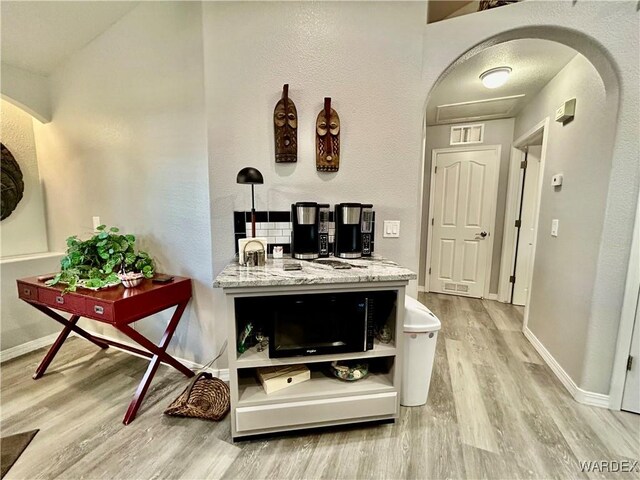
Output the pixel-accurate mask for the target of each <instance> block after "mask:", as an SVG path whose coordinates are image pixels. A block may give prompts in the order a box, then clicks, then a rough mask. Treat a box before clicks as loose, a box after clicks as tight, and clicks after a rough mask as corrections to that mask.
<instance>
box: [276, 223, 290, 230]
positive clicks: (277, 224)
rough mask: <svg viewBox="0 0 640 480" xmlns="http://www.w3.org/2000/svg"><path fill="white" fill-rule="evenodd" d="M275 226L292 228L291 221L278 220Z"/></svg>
mask: <svg viewBox="0 0 640 480" xmlns="http://www.w3.org/2000/svg"><path fill="white" fill-rule="evenodd" d="M273 228H279V229H283V228H288V229H291V222H276V223H275V225H274V227H273Z"/></svg>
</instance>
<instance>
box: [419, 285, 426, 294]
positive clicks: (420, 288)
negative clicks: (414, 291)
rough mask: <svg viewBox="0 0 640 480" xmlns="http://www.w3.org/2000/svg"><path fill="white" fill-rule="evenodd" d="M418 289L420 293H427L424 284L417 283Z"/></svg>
mask: <svg viewBox="0 0 640 480" xmlns="http://www.w3.org/2000/svg"><path fill="white" fill-rule="evenodd" d="M418 291H419V292H422V293H427V287H425V286H424V285H418Z"/></svg>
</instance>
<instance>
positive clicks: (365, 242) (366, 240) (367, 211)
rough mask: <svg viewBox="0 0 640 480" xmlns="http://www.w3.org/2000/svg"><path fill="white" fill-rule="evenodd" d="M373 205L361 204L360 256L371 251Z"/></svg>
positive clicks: (368, 254) (366, 255) (369, 253)
mask: <svg viewBox="0 0 640 480" xmlns="http://www.w3.org/2000/svg"><path fill="white" fill-rule="evenodd" d="M373 217H374V215H373V205H371V204H369V205H362V225H361V227H360V228H361V229H362V256H363V257H370V256H371V254H372V253H373Z"/></svg>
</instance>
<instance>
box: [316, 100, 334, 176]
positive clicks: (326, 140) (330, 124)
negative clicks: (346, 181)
mask: <svg viewBox="0 0 640 480" xmlns="http://www.w3.org/2000/svg"><path fill="white" fill-rule="evenodd" d="M339 167H340V117H339V116H338V112H336V111H335V110H334V109H332V108H331V99H330V98H325V99H324V109H323V110H322V111H321V112H320V113H319V114H318V118H317V119H316V170H318V171H319V172H337V171H338V168H339Z"/></svg>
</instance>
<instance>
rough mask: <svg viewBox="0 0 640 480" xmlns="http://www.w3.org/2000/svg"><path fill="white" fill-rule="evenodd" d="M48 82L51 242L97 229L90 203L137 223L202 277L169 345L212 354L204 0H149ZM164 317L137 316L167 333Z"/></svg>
mask: <svg viewBox="0 0 640 480" xmlns="http://www.w3.org/2000/svg"><path fill="white" fill-rule="evenodd" d="M51 82H52V83H51V95H52V106H53V120H52V122H51V123H49V124H46V125H42V126H40V127H39V128H38V129H36V140H37V145H38V151H39V152H40V161H41V173H42V178H43V181H44V185H45V191H46V198H47V207H48V215H49V238H50V240H51V243H52V247H53V248H56V249H61V250H64V249H65V248H66V247H65V243H64V242H65V238H66V237H67V236H69V235H73V234H80V235H82V236H83V237H86V236H88V235H90V233H91V229H92V224H91V217H92V216H93V215H99V216H100V217H101V220H102V222H103V223H106V224H108V225H117V226H119V227H121V229H122V230H123V231H125V232H130V233H133V234H135V235H137V236H138V239H139V245H140V247H143V248H144V249H145V250H147V251H148V252H149V253H150V254H151V255H152V256H154V257H155V258H156V260H157V263H158V266H159V269H160V270H161V271H165V272H169V273H172V274H177V275H185V276H189V277H192V278H193V280H194V283H195V286H194V287H195V288H194V298H193V300H192V303H191V306H190V308H189V309H188V310H187V312H186V313H185V315H184V317H183V320H182V322H181V324H180V327H179V329H178V331H177V332H176V337H175V338H174V341H173V343H172V350H173V352H174V353H176V354H177V355H179V356H181V357H184V358H188V359H194V360H197V361H203V362H204V361H208V360H209V359H210V358H211V357H212V356H213V354H214V352H215V350H216V348H217V346H218V345H219V344H220V343H222V340H223V339H222V340H221V339H220V338H219V336H218V334H217V330H216V328H217V326H216V323H215V321H214V319H213V317H212V314H211V312H212V297H211V291H212V287H211V284H212V281H213V280H212V274H211V238H210V220H209V219H210V211H209V182H208V168H207V154H206V150H207V146H206V130H205V116H204V94H203V91H204V89H203V75H202V22H201V10H200V4H198V3H190V2H185V3H182V2H148V3H142V4H141V5H140V6H138V7H137V8H136V9H134V10H133V11H132V12H131V13H129V14H128V15H126V16H125V17H123V18H122V19H121V20H120V21H119V22H117V23H116V24H115V25H114V26H113V27H111V28H110V29H109V30H107V31H106V32H105V33H104V34H102V35H100V36H99V37H97V38H96V39H95V40H94V41H93V42H91V43H90V44H89V45H87V46H86V47H85V48H84V49H83V50H81V51H80V52H78V53H77V54H75V55H74V56H73V57H72V58H71V59H70V60H69V61H68V62H66V63H65V64H64V65H63V66H61V67H60V68H58V69H57V70H56V71H55V72H54V73H53V74H52V76H51ZM167 318H168V314H163V315H160V316H156V317H153V318H152V319H147V320H143V321H142V322H138V324H136V328H139V329H140V330H142V331H144V332H146V333H149V334H151V335H152V337H154V338H155V339H158V338H159V336H160V333H161V332H162V331H163V330H164V327H165V321H166V319H167ZM93 325H95V324H93ZM105 333H109V334H111V333H112V331H111V330H107V331H105Z"/></svg>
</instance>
